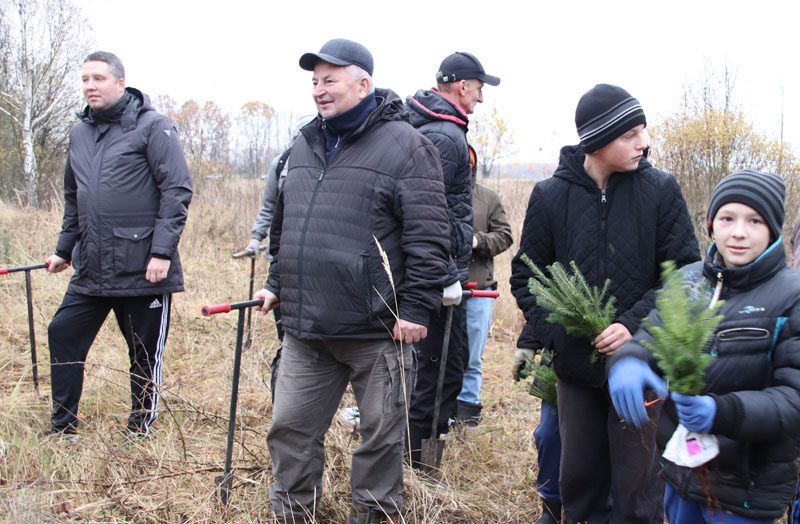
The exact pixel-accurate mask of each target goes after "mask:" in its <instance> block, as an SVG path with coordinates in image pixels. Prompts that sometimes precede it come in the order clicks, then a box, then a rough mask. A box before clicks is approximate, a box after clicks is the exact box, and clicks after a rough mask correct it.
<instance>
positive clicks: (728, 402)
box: [609, 239, 800, 519]
mask: <svg viewBox="0 0 800 524" xmlns="http://www.w3.org/2000/svg"><path fill="white" fill-rule="evenodd" d="M716 253H717V251H716V246H712V248H711V250H710V254H709V256H708V257H707V258H706V260H705V262H697V263H695V264H692V265H690V266H687V267H685V268H684V273H685V275H686V281H687V283H688V284H689V286H690V289H692V290H695V292H696V293H697V295H698V297H701V299H704V300H708V297H710V296H711V295H712V294H713V290H714V287H715V286H716V285H717V283H718V282H719V281H720V278H721V281H722V294H721V297H720V298H722V300H724V301H725V303H724V305H723V306H722V310H721V314H722V315H723V316H724V317H725V318H724V320H723V321H722V322H721V323H720V325H719V326H718V327H717V333H716V336H715V337H714V340H713V341H712V343H711V344H710V345H709V348H708V351H709V352H710V353H711V354H712V355H714V356H715V357H716V358H715V359H714V360H713V362H712V363H711V365H710V366H709V367H708V370H707V371H706V375H705V384H706V386H705V389H704V390H703V392H702V394H704V395H711V396H712V397H713V398H714V400H715V401H716V404H717V413H716V416H715V418H714V424H713V425H712V427H711V431H710V433H713V434H715V435H716V436H717V438H718V439H719V447H720V454H719V456H717V457H716V458H715V459H713V460H712V461H711V462H709V463H708V464H707V466H706V468H704V469H702V470H697V469H690V468H685V467H680V466H676V465H675V464H673V463H672V462H670V461H668V460H666V459H664V458H662V459H661V462H662V467H663V470H662V472H661V477H662V478H663V479H664V480H666V481H667V482H669V483H670V484H672V486H674V488H675V489H676V490H677V491H678V493H680V495H681V497H683V498H686V499H689V500H692V501H695V502H699V503H703V504H704V503H705V502H706V501H707V500H708V498H707V497H708V496H710V497H711V500H712V504H714V505H719V506H720V507H721V508H722V509H723V510H727V511H732V512H734V513H737V514H740V515H745V516H747V517H749V518H757V519H767V518H777V517H780V516H781V515H783V514H784V513H785V512H786V507H787V506H788V504H789V501H790V500H792V497H793V496H794V493H795V488H796V483H797V473H798V463H797V459H798V456H799V455H800V439H799V437H800V274H798V272H797V271H795V270H793V269H789V268H787V267H786V256H785V252H784V248H783V240H780V239H779V240H778V241H777V242H775V243H774V244H773V245H772V246H771V247H770V248H769V249H768V250H767V251H765V252H764V253H763V254H762V255H761V256H760V257H758V259H756V260H755V261H754V262H753V263H751V264H748V265H746V266H743V267H738V268H724V267H721V265H720V264H719V263H718V262H715V261H714V260H715V258H716V257H715V255H716ZM650 318H651V319H652V321H653V322H654V324H656V325H660V324H661V322H660V317H659V315H658V311H657V310H653V311H652V312H651V313H650ZM650 338H651V337H650V334H649V333H648V332H647V330H646V329H644V328H642V329H640V330H639V332H638V333H637V334H636V336H635V337H634V338H633V340H631V341H630V342H628V343H627V344H625V345H624V346H623V347H622V348H620V350H619V351H617V352H616V353H614V355H612V357H611V358H610V359H609V365H613V364H614V363H615V362H616V361H618V360H620V359H622V358H626V357H636V358H639V359H642V360H646V361H648V362H649V363H650V365H651V366H652V367H653V368H654V369H657V366H656V364H655V361H654V358H653V356H652V355H651V353H650V352H649V351H648V350H647V349H645V348H644V347H643V346H642V342H643V341H644V340H648V339H650ZM677 425H678V416H677V413H676V412H675V406H674V404H673V403H672V401H671V400H669V399H667V404H666V406H665V408H664V413H663V414H662V416H661V420H660V423H659V427H658V444H659V447H660V448H661V449H663V448H664V447H665V446H666V444H667V441H668V440H669V438H670V437H671V436H672V434H673V432H674V431H675V428H676V427H677Z"/></svg>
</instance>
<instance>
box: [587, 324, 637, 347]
mask: <svg viewBox="0 0 800 524" xmlns="http://www.w3.org/2000/svg"><path fill="white" fill-rule="evenodd" d="M630 339H631V332H630V331H628V328H626V327H625V326H624V325H622V324H620V323H619V322H615V323H613V324H611V325H610V326H608V327H607V328H605V329H604V330H603V332H602V333H600V334H599V335H597V338H595V339H594V340H592V344H593V345H594V347H595V348H597V351H599V352H600V353H603V354H604V355H610V354H612V353H613V352H615V351H616V350H618V349H619V348H621V347H622V346H623V345H624V344H625V342H627V341H629V340H630Z"/></svg>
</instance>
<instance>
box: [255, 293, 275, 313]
mask: <svg viewBox="0 0 800 524" xmlns="http://www.w3.org/2000/svg"><path fill="white" fill-rule="evenodd" d="M253 300H263V301H264V304H263V305H262V306H256V311H260V312H261V314H262V315H266V314H267V313H269V312H270V311H272V310H273V309H274V308H275V306H277V305H278V302H280V301H279V300H278V296H277V295H276V294H275V293H273V292H272V291H269V290H268V289H259V290H258V291H256V292H255V293H254V294H253Z"/></svg>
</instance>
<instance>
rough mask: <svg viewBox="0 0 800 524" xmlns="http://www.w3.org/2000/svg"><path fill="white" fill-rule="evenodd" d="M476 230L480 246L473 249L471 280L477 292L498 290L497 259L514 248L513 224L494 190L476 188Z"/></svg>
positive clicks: (473, 195) (474, 221)
mask: <svg viewBox="0 0 800 524" xmlns="http://www.w3.org/2000/svg"><path fill="white" fill-rule="evenodd" d="M472 213H473V217H474V218H473V228H474V229H475V239H476V240H477V245H476V246H475V247H474V248H473V249H472V260H471V261H470V263H469V279H470V280H471V281H473V282H475V284H476V285H475V289H497V280H496V279H495V278H494V257H496V256H497V255H499V254H500V253H502V252H503V251H505V250H506V249H508V248H510V247H511V244H512V243H513V242H514V239H513V238H511V224H509V223H508V218H507V217H506V211H505V209H503V203H502V202H501V201H500V195H498V194H497V193H496V192H495V191H494V190H492V189H490V188H488V187H486V186H484V185H481V184H475V185H474V186H473V188H472Z"/></svg>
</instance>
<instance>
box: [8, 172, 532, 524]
mask: <svg viewBox="0 0 800 524" xmlns="http://www.w3.org/2000/svg"><path fill="white" fill-rule="evenodd" d="M490 185H492V186H494V187H498V186H499V187H500V189H501V193H502V195H503V198H504V202H505V204H506V207H507V209H508V211H509V214H510V217H511V220H512V224H513V226H514V233H515V235H516V237H517V238H518V235H519V230H520V228H521V226H522V217H523V215H524V210H525V207H526V205H527V200H528V195H529V193H530V189H531V184H530V183H529V182H516V181H510V180H509V181H506V180H504V181H501V182H500V183H498V182H497V181H492V182H490ZM260 192H261V182H260V181H238V180H237V181H226V180H214V181H206V183H205V184H204V187H203V188H202V191H201V192H200V193H199V194H197V195H196V197H195V200H194V202H193V203H192V206H191V209H190V215H189V221H188V224H187V227H186V231H185V234H184V236H183V239H182V241H181V255H182V259H183V262H184V268H185V279H186V282H187V291H186V292H185V293H181V294H178V295H176V296H175V300H174V307H173V311H172V315H173V317H172V325H171V326H172V327H171V333H170V336H169V340H168V345H167V349H166V353H165V362H164V372H163V376H164V379H163V392H162V404H161V408H160V418H159V420H158V422H157V423H156V426H155V427H156V430H155V433H154V438H152V439H151V440H149V441H136V442H131V441H128V440H127V439H126V435H125V433H124V431H123V429H124V425H125V421H126V418H127V411H128V404H129V393H128V391H129V390H128V378H127V368H128V357H127V351H126V348H125V346H124V343H123V341H122V338H121V337H120V335H119V333H118V331H117V327H116V323H115V321H114V320H113V318H110V319H109V322H107V324H106V326H104V328H103V330H101V332H100V335H99V336H98V338H97V340H96V342H95V344H94V346H93V348H92V350H91V351H90V353H89V358H88V362H87V366H86V380H85V384H84V389H83V398H82V401H81V412H80V417H81V429H80V437H81V438H80V440H79V441H78V442H77V443H67V442H63V441H59V440H58V439H44V440H42V439H40V438H39V437H38V436H37V435H38V433H39V432H41V431H42V430H44V429H46V428H47V427H48V421H49V399H48V397H49V367H48V366H47V362H48V348H47V324H48V322H49V320H50V318H51V317H52V315H53V314H54V312H55V310H56V308H57V307H58V304H59V302H60V300H61V297H62V295H63V293H64V291H65V289H66V285H67V282H68V278H69V273H70V271H67V272H65V273H62V274H59V275H47V274H46V273H45V272H43V271H36V272H33V275H32V279H33V299H34V316H35V322H36V340H37V342H38V350H39V362H40V367H39V374H40V381H41V393H42V396H41V397H39V398H37V396H36V395H35V394H34V390H33V385H32V380H31V362H30V353H29V345H28V344H29V342H28V329H27V313H26V301H25V286H24V275H23V274H22V273H16V274H12V275H6V276H4V277H0V303H2V305H3V307H2V314H0V374H1V375H0V376H2V380H0V399H1V400H0V521H5V522H147V523H150V522H153V523H155V522H168V523H173V522H174V523H179V522H180V523H190V522H192V523H194V522H270V521H271V520H272V519H271V511H270V507H269V502H268V497H267V488H268V487H269V485H270V483H271V482H272V474H271V461H270V457H269V454H268V452H267V447H266V442H265V435H266V431H267V429H268V428H269V424H270V415H271V405H270V395H269V389H268V384H269V363H270V362H271V360H272V357H273V356H274V353H275V351H276V349H277V347H278V346H277V340H276V337H275V335H274V333H275V330H274V325H273V323H272V320H271V318H261V317H259V318H255V317H254V319H253V338H254V342H253V344H252V346H251V347H250V348H249V349H247V350H246V351H245V352H244V354H243V357H242V376H241V383H240V396H239V410H238V419H237V433H236V445H235V449H234V461H233V465H234V472H235V479H234V483H233V492H232V498H231V501H230V504H229V506H228V508H227V509H223V508H222V507H220V505H219V504H218V502H217V496H216V491H215V486H214V477H215V476H217V475H220V474H221V472H222V468H223V463H224V455H225V443H226V431H227V417H228V406H229V395H230V383H231V370H232V363H233V348H234V342H235V334H236V315H235V314H231V315H217V316H216V317H211V318H204V317H202V316H201V315H200V308H201V306H202V305H205V304H209V303H217V302H224V301H229V300H230V301H236V300H244V299H246V298H247V279H248V274H249V263H248V262H243V261H237V260H233V259H232V258H231V256H230V254H231V253H232V252H233V251H235V250H237V249H239V248H241V247H242V246H244V245H245V243H246V241H247V240H248V239H249V229H250V225H251V223H252V220H253V218H254V217H255V215H256V212H257V209H258V205H259V198H260ZM60 219H61V210H60V209H53V210H51V211H33V210H29V209H19V208H16V207H10V206H8V205H4V204H2V203H0V224H1V225H2V227H0V264H8V265H20V264H30V263H37V262H41V261H43V260H44V259H45V257H46V256H47V255H48V254H50V253H51V252H52V249H53V247H54V245H55V241H56V236H57V233H58V230H59V228H60ZM515 249H516V248H515V247H513V248H512V250H511V251H514V250H515ZM510 259H511V254H510V252H509V253H506V254H504V255H502V256H500V257H499V259H498V260H497V273H498V279H499V281H500V282H501V287H500V292H501V298H500V299H499V301H498V303H497V305H496V309H495V318H494V325H493V330H492V334H491V338H490V341H489V343H488V346H487V349H486V354H485V357H484V374H485V376H484V390H483V403H484V405H485V408H484V414H485V418H484V421H483V423H482V424H481V426H480V427H479V429H477V430H470V431H464V430H460V431H456V432H453V433H451V434H450V436H449V437H448V442H447V448H446V450H445V457H444V462H443V470H444V480H445V484H444V485H440V486H437V485H432V484H430V483H427V482H424V481H422V480H421V479H419V478H417V477H416V476H415V474H414V473H413V472H412V471H411V470H407V471H406V479H405V480H406V493H405V494H406V506H405V508H404V511H403V513H402V521H403V522H406V523H420V524H421V523H434V522H435V523H490V522H491V523H530V522H533V521H535V519H536V517H537V516H538V515H539V513H540V506H539V502H538V497H537V495H536V489H535V469H536V466H535V451H534V448H533V445H532V438H531V436H532V431H533V428H534V427H535V424H536V420H537V414H538V401H537V400H536V399H534V398H533V397H531V396H529V395H528V394H527V392H526V390H525V388H524V387H523V385H521V384H514V383H513V382H512V381H511V380H510V372H509V361H510V357H511V353H512V352H513V350H514V341H515V337H516V334H517V332H518V329H519V328H520V326H521V324H520V317H519V316H518V313H517V308H516V305H515V304H514V301H513V299H512V297H511V296H510V295H509V293H508V284H507V280H508V276H509V262H510ZM265 273H266V264H265V262H264V261H263V259H262V260H259V262H258V266H257V277H256V278H257V282H262V281H263V278H264V277H265ZM351 403H352V397H348V396H346V397H345V399H344V401H343V404H344V405H349V404H351ZM357 442H358V435H357V434H353V431H352V428H350V427H348V426H346V425H344V424H342V423H339V422H334V424H333V426H332V428H331V431H330V432H329V433H328V436H327V440H326V445H327V466H326V474H325V479H324V490H325V493H324V496H323V499H322V504H321V506H320V507H319V508H317V509H316V513H315V516H316V519H317V522H320V523H339V522H343V521H344V520H345V516H346V514H347V511H348V508H349V485H348V476H349V468H350V453H351V450H352V449H353V448H354V446H356V445H357Z"/></svg>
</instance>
